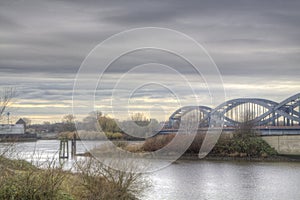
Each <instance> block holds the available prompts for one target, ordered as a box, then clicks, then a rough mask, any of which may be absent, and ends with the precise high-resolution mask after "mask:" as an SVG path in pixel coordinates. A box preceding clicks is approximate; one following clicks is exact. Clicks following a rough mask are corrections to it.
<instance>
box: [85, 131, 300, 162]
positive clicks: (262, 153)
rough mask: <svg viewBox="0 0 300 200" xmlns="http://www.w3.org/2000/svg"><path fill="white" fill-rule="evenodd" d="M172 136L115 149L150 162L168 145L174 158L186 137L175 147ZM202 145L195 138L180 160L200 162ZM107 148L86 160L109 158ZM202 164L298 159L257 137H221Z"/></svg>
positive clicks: (183, 136)
mask: <svg viewBox="0 0 300 200" xmlns="http://www.w3.org/2000/svg"><path fill="white" fill-rule="evenodd" d="M174 137H175V135H158V136H155V137H152V138H148V139H146V140H145V141H144V142H141V143H130V144H128V143H126V142H114V143H115V145H116V146H117V147H119V148H121V149H124V150H125V151H130V152H133V153H137V156H142V157H143V156H144V157H149V158H151V152H155V151H158V150H160V149H162V148H164V147H165V146H166V145H168V150H169V151H168V152H167V153H166V155H165V156H166V158H168V155H171V156H172V155H174V152H175V155H176V152H177V150H178V147H180V145H182V144H185V142H186V141H189V140H190V138H189V136H188V135H182V136H180V137H181V138H180V139H179V140H177V143H176V142H175V143H173V142H172V143H171V141H172V140H173V139H174ZM203 141H204V136H203V135H197V136H196V137H195V138H194V139H193V141H192V143H191V145H190V146H189V147H188V148H187V149H186V150H185V152H184V153H183V155H182V156H181V157H180V158H179V159H180V160H199V157H198V154H199V151H200V149H201V146H202V143H203ZM112 153H113V152H110V148H109V147H105V146H102V147H100V148H98V149H92V150H91V152H87V153H85V154H84V155H85V156H92V155H97V154H99V155H107V156H109V155H111V154H112ZM203 160H219V161H221V160H222V161H255V162H259V161H267V162H299V161H300V158H299V157H297V156H294V157H292V156H284V155H279V154H278V153H277V152H276V150H275V149H274V148H272V147H271V146H270V145H269V144H268V143H266V142H265V141H264V140H263V139H261V138H260V137H255V136H253V137H252V136H251V137H245V136H242V137H240V136H239V137H231V138H229V137H227V136H223V137H221V138H220V139H219V140H218V142H217V143H216V144H215V145H214V148H213V149H212V150H211V151H210V153H209V154H208V155H207V156H206V157H205V158H203Z"/></svg>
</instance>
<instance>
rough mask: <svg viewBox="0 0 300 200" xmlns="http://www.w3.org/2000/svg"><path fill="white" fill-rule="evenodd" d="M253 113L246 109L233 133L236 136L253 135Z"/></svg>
mask: <svg viewBox="0 0 300 200" xmlns="http://www.w3.org/2000/svg"><path fill="white" fill-rule="evenodd" d="M253 115H254V114H253V113H251V112H250V111H246V112H245V113H244V114H243V116H242V119H243V121H242V122H241V123H240V124H239V125H238V127H237V128H236V130H235V135H236V136H238V137H249V136H255V134H256V132H255V129H254V127H255V124H254V121H253V118H254V117H253Z"/></svg>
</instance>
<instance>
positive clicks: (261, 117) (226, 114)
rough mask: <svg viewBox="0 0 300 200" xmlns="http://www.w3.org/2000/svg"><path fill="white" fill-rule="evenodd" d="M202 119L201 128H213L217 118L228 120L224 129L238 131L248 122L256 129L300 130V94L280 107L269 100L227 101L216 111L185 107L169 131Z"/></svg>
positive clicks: (279, 104) (204, 107)
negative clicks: (183, 122) (184, 120)
mask: <svg viewBox="0 0 300 200" xmlns="http://www.w3.org/2000/svg"><path fill="white" fill-rule="evenodd" d="M191 113H194V115H192V116H193V117H195V116H196V117H198V120H199V127H207V126H209V125H211V117H212V116H213V115H215V116H220V118H222V119H223V120H224V126H227V127H235V126H238V125H239V124H241V123H243V122H244V121H245V120H246V118H247V121H251V122H252V123H253V124H254V125H255V126H300V93H298V94H295V95H293V96H291V97H289V98H287V99H285V100H284V101H282V102H280V103H277V102H274V101H270V100H268V99H259V98H239V99H232V100H229V101H226V102H224V103H222V104H220V105H219V106H217V107H216V108H214V109H213V108H209V107H207V106H185V107H182V108H180V109H178V110H176V111H175V112H174V113H173V114H172V115H171V116H170V117H169V128H178V127H179V125H180V122H181V118H182V117H183V116H185V115H187V114H188V115H190V114H191Z"/></svg>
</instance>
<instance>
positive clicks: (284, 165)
mask: <svg viewBox="0 0 300 200" xmlns="http://www.w3.org/2000/svg"><path fill="white" fill-rule="evenodd" d="M4 145H5V144H4V143H0V148H1V147H3V146H4ZM85 145H87V146H88V148H90V147H93V146H95V145H96V143H95V142H93V141H89V142H85ZM58 147H59V141H57V140H39V141H37V142H23V143H18V144H16V146H15V149H16V152H19V153H18V156H19V157H23V158H24V159H27V160H32V159H39V160H46V159H48V158H51V157H53V156H54V157H55V156H58V155H57V151H58ZM77 150H78V152H79V153H80V152H81V153H83V152H85V151H86V149H85V146H84V145H82V144H81V143H80V142H79V143H78V145H77ZM33 154H34V156H32V155H33ZM68 164H69V165H71V164H72V160H69V161H68ZM148 177H149V179H150V181H151V185H152V186H151V187H150V188H149V189H148V190H147V191H146V193H145V194H144V196H143V197H142V199H146V200H160V199H187V200H188V199H203V200H204V199H207V200H219V199H220V200H223V199H235V200H249V199H253V200H254V199H255V200H265V199H267V200H269V199H273V200H277V199H278V200H279V199H280V200H281V199H286V200H299V199H300V162H299V163H295V162H233V161H200V160H199V161H181V160H180V161H177V162H176V163H174V164H172V165H170V166H168V167H166V168H164V169H162V170H159V171H156V172H153V173H150V174H148Z"/></svg>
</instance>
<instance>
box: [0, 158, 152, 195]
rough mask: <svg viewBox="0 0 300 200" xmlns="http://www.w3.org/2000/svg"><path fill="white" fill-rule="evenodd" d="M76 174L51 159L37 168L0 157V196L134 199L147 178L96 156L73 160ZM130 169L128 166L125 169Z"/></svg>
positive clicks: (141, 189) (26, 163)
mask: <svg viewBox="0 0 300 200" xmlns="http://www.w3.org/2000/svg"><path fill="white" fill-rule="evenodd" d="M73 167H74V170H75V171H76V173H72V172H71V171H66V170H63V165H59V166H57V164H55V162H54V161H51V160H49V161H47V162H45V163H43V168H42V169H41V168H39V167H36V166H34V165H32V164H31V163H29V162H26V161H24V160H11V159H8V158H6V157H4V156H3V155H2V156H0V199H6V200H13V199H14V200H23V199H24V200H25V199H31V200H44V199H45V200H77V199H78V200H79V199H80V200H81V199H83V200H84V199H86V200H101V199H124V200H125V199H126V200H127V199H137V197H138V196H140V195H141V193H142V192H143V190H144V189H146V188H147V186H148V185H147V184H148V182H147V180H145V178H144V177H143V176H142V175H141V174H136V173H133V172H132V173H131V172H122V171H116V170H113V169H111V168H109V167H107V166H104V165H103V164H102V163H100V162H98V161H96V160H95V159H92V158H88V159H87V160H85V161H82V162H76V164H75V165H74V166H73ZM128 170H129V171H130V168H129V169H128Z"/></svg>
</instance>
